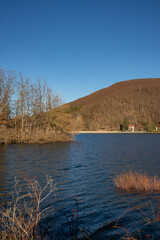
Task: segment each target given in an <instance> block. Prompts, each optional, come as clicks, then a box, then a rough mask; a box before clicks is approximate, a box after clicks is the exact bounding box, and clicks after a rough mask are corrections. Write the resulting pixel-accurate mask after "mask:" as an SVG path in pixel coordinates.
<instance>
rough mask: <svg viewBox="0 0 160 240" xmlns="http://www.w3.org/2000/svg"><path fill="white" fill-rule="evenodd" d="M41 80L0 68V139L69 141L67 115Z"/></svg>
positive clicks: (69, 122)
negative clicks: (34, 79)
mask: <svg viewBox="0 0 160 240" xmlns="http://www.w3.org/2000/svg"><path fill="white" fill-rule="evenodd" d="M61 104H62V100H61V98H60V97H59V95H57V94H55V93H53V91H52V90H51V89H50V88H49V87H48V86H47V83H46V81H45V80H41V79H37V80H36V81H34V82H33V80H32V82H31V81H30V79H28V78H25V77H23V75H22V74H21V73H18V74H17V73H16V72H14V71H6V70H4V69H0V143H1V144H9V143H49V142H55V141H69V140H71V139H72V136H71V134H69V129H70V126H71V119H70V115H69V114H68V113H67V111H66V109H65V107H63V108H62V107H61Z"/></svg>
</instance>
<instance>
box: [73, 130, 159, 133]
mask: <svg viewBox="0 0 160 240" xmlns="http://www.w3.org/2000/svg"><path fill="white" fill-rule="evenodd" d="M85 133H111V134H112V133H120V134H126V133H127V134H135V133H143V134H144V133H148V132H146V131H134V132H130V131H125V132H122V131H105V130H99V131H77V132H76V134H85ZM153 133H157V132H153Z"/></svg>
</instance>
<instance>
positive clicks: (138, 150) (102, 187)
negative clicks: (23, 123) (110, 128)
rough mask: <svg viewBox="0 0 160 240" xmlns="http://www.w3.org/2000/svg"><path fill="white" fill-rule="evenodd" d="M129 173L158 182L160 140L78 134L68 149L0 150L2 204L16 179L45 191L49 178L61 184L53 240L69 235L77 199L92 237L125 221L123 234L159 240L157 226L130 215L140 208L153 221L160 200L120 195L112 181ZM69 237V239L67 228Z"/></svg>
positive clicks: (143, 195)
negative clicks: (146, 175) (29, 180)
mask: <svg viewBox="0 0 160 240" xmlns="http://www.w3.org/2000/svg"><path fill="white" fill-rule="evenodd" d="M127 170H133V171H136V170H139V171H142V172H147V173H149V174H151V175H154V174H156V175H159V176H160V135H159V134H80V135H77V136H76V137H75V142H69V143H54V144H46V145H8V146H0V196H1V200H2V199H3V198H5V199H6V198H7V197H8V196H9V195H8V194H9V193H10V192H11V191H12V189H13V185H14V177H15V176H17V177H19V176H23V175H24V176H30V177H34V176H36V178H37V179H38V180H39V181H40V183H41V184H42V185H44V184H45V175H50V176H52V177H53V178H54V180H55V182H56V184H57V190H56V191H55V196H54V195H53V196H52V197H50V198H49V200H48V201H53V202H54V204H55V210H54V213H53V215H54V218H55V220H56V222H57V224H56V227H55V229H54V231H55V239H62V235H64V234H65V233H62V229H61V228H62V226H63V224H65V222H66V217H65V215H67V216H68V217H70V216H71V215H72V213H73V212H74V211H75V212H76V205H75V203H74V201H75V199H77V201H78V202H79V225H80V226H81V227H82V229H83V230H84V229H85V231H87V233H88V234H92V233H93V232H94V231H95V230H96V229H98V228H100V227H101V226H102V225H103V224H105V223H108V222H112V221H115V220H117V219H118V218H119V217H120V216H121V215H122V216H121V218H120V221H119V224H121V226H123V227H124V228H127V229H129V231H131V232H135V231H136V230H137V229H139V230H143V229H144V230H145V234H146V233H147V234H150V235H152V234H154V237H155V238H154V239H159V238H158V236H160V232H159V226H157V225H154V226H153V225H147V228H146V226H144V222H143V213H142V212H140V211H139V210H135V209H134V210H131V208H132V207H134V206H139V207H140V208H141V209H142V210H143V211H144V212H145V214H149V216H151V211H152V207H151V205H149V204H150V203H151V202H152V205H153V206H154V207H156V206H157V203H158V201H159V194H157V193H156V194H150V193H149V194H146V193H136V192H132V193H126V192H123V191H120V190H118V189H116V188H115V186H114V182H113V179H114V177H115V176H116V174H119V173H123V172H125V171H127ZM106 226H107V224H106ZM65 231H66V236H67V234H68V233H67V225H66V226H65V227H64V232H65ZM121 232H122V231H121V230H118V229H115V230H113V229H112V230H111V229H107V230H104V231H101V233H99V234H101V237H100V235H97V236H98V237H97V239H106V238H105V237H106V236H109V237H110V238H111V239H114V237H115V239H118V236H119V235H116V234H119V233H121ZM142 235H143V232H142ZM66 238H67V237H66ZM107 239H109V238H107Z"/></svg>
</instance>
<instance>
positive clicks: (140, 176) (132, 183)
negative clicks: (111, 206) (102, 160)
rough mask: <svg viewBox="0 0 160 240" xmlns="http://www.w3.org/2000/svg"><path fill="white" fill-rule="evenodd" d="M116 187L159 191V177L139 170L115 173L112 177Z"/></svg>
mask: <svg viewBox="0 0 160 240" xmlns="http://www.w3.org/2000/svg"><path fill="white" fill-rule="evenodd" d="M114 183H115V185H116V187H118V188H120V189H123V190H126V191H130V190H137V191H146V192H152V191H160V178H159V177H158V176H149V175H147V174H146V173H141V172H128V173H124V174H120V175H117V176H116V177H115V179H114Z"/></svg>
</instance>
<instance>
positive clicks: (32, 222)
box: [0, 176, 55, 240]
mask: <svg viewBox="0 0 160 240" xmlns="http://www.w3.org/2000/svg"><path fill="white" fill-rule="evenodd" d="M24 180H25V183H23V184H22V183H21V182H19V181H18V180H16V183H15V193H16V194H15V197H14V198H13V200H12V201H11V202H10V203H8V205H7V206H5V207H3V208H1V209H0V239H4V240H7V239H12V240H21V239H27V240H29V239H42V238H43V237H42V236H43V233H42V229H41V221H42V219H43V217H44V216H45V215H46V212H47V211H48V210H49V209H50V207H51V206H50V207H45V208H41V205H42V204H43V203H44V201H45V200H46V198H47V197H48V196H49V195H50V194H51V193H52V192H54V190H55V184H54V182H53V179H51V178H50V177H48V176H47V183H46V185H45V186H44V187H43V188H42V187H41V186H40V184H39V182H38V181H37V180H36V179H35V178H33V179H30V178H25V179H24ZM25 188H26V190H27V191H26V193H23V192H22V189H23V191H24V189H25ZM44 214H45V215H44Z"/></svg>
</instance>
